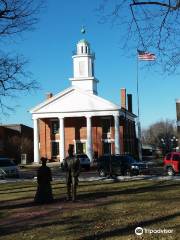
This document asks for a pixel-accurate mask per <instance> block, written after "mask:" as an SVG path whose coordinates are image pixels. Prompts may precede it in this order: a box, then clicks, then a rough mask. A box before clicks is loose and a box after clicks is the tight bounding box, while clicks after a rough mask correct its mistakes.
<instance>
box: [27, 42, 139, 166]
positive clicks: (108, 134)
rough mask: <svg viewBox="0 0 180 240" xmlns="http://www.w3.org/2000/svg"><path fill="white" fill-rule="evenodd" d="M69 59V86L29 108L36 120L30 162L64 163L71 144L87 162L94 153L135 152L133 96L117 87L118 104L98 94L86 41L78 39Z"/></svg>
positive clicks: (92, 56)
mask: <svg viewBox="0 0 180 240" xmlns="http://www.w3.org/2000/svg"><path fill="white" fill-rule="evenodd" d="M72 59H73V77H72V78H70V79H69V80H70V87H69V88H67V89H65V90H63V91H61V92H59V93H58V94H56V95H53V94H51V93H50V94H49V95H48V97H47V99H46V100H45V101H44V102H42V103H40V104H39V105H37V106H35V107H34V108H32V109H31V111H30V112H31V114H32V119H33V122H34V162H35V163H38V162H39V160H40V157H47V158H48V159H49V161H51V160H52V161H62V160H63V159H64V158H65V157H66V156H67V151H68V148H69V146H70V145H71V146H72V145H73V146H74V151H75V153H86V154H87V155H88V156H89V158H90V160H91V161H92V160H93V155H94V154H96V155H98V156H101V155H103V154H109V152H111V153H112V154H119V153H124V152H128V153H130V154H132V155H135V154H136V133H135V117H136V116H135V115H134V114H133V113H132V95H131V94H128V96H126V89H124V88H123V89H121V97H120V98H121V103H118V104H114V103H112V102H110V101H108V100H106V99H104V98H102V97H100V96H99V95H98V84H100V83H99V81H98V80H97V78H96V77H95V74H94V60H95V54H93V53H92V52H91V49H90V44H89V43H88V42H87V41H86V40H84V39H82V40H80V41H79V42H78V43H77V50H76V54H75V55H74V56H72ZM110 64H111V63H110ZM65 81H66V80H65ZM111 81H112V79H111ZM101 84H103V83H101ZM119 92H120V91H119ZM109 94H111V95H112V94H116V93H109ZM126 98H128V103H127V104H126ZM126 105H128V107H127V106H126Z"/></svg>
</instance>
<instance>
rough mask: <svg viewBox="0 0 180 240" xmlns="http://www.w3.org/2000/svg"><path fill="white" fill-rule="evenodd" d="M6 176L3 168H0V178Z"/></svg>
mask: <svg viewBox="0 0 180 240" xmlns="http://www.w3.org/2000/svg"><path fill="white" fill-rule="evenodd" d="M5 178H6V173H5V171H4V170H3V169H1V168H0V179H5Z"/></svg>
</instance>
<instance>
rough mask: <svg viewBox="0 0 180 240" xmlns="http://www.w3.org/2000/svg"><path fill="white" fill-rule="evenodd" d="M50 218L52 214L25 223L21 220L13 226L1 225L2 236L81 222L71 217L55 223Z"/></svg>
mask: <svg viewBox="0 0 180 240" xmlns="http://www.w3.org/2000/svg"><path fill="white" fill-rule="evenodd" d="M55 212H57V210H55V211H53V212H52V213H51V215H52V214H55ZM47 217H48V218H47ZM49 218H50V213H48V214H45V215H41V216H40V217H37V216H35V217H32V218H30V219H28V220H25V221H24V220H21V221H18V222H16V224H14V223H11V224H6V225H0V233H1V236H6V235H9V234H14V233H19V232H22V231H30V230H35V229H37V228H43V227H49V226H57V225H65V224H73V223H76V222H80V220H79V217H78V216H71V217H66V218H63V219H60V220H59V219H57V220H53V221H51V220H50V219H49Z"/></svg>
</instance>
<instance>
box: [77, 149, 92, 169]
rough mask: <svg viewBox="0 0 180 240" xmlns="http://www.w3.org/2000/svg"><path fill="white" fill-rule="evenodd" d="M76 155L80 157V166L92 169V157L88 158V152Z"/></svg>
mask: <svg viewBox="0 0 180 240" xmlns="http://www.w3.org/2000/svg"><path fill="white" fill-rule="evenodd" d="M76 156H77V158H79V160H80V166H81V168H84V169H86V170H89V169H90V164H91V162H90V159H89V158H88V156H87V155H86V154H84V153H82V154H77V155H76Z"/></svg>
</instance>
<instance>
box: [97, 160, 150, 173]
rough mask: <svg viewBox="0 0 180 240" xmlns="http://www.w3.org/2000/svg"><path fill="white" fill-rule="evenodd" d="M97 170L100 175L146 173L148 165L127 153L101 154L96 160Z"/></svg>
mask: <svg viewBox="0 0 180 240" xmlns="http://www.w3.org/2000/svg"><path fill="white" fill-rule="evenodd" d="M97 171H98V173H99V176H100V177H105V176H107V175H110V173H111V174H112V175H126V176H131V175H138V174H141V173H148V165H147V164H146V163H143V162H138V161H136V160H135V159H134V158H133V157H131V156H129V155H111V156H108V155H107V156H101V157H100V158H99V159H98V161H97Z"/></svg>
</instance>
